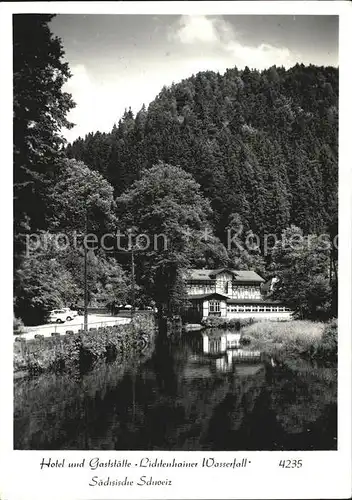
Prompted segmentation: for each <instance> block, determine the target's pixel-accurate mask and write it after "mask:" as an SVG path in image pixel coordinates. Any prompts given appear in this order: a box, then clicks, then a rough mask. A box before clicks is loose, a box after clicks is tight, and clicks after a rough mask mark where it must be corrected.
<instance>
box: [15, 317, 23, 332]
mask: <svg viewBox="0 0 352 500" xmlns="http://www.w3.org/2000/svg"><path fill="white" fill-rule="evenodd" d="M23 330H24V324H23V321H22V319H21V318H16V317H14V318H13V333H14V335H19V334H20V333H23Z"/></svg>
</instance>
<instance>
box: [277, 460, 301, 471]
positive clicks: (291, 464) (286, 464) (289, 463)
mask: <svg viewBox="0 0 352 500" xmlns="http://www.w3.org/2000/svg"><path fill="white" fill-rule="evenodd" d="M302 465H303V461H302V460H280V461H279V467H282V468H283V469H300V468H301V467H302Z"/></svg>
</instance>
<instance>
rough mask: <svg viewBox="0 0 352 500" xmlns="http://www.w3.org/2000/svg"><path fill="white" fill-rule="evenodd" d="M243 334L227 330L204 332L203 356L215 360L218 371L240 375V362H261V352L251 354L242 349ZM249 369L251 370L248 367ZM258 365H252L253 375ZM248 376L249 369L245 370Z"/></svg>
mask: <svg viewBox="0 0 352 500" xmlns="http://www.w3.org/2000/svg"><path fill="white" fill-rule="evenodd" d="M240 338H241V334H240V333H238V332H235V333H234V332H231V331H227V330H215V329H213V330H212V331H211V332H207V331H203V332H202V354H203V355H205V357H207V358H213V363H214V365H213V366H215V368H216V371H219V372H232V371H236V373H237V372H238V374H239V375H240V374H241V373H242V371H243V370H242V369H238V368H239V367H238V362H239V361H245V362H247V363H248V362H249V363H251V364H252V363H253V362H254V363H256V362H258V361H260V360H261V355H260V352H250V351H245V350H242V349H240ZM247 368H249V367H248V366H247ZM257 369H260V368H258V367H257V366H256V365H252V371H253V374H254V373H255V372H256V371H257ZM244 372H245V374H246V375H248V374H249V373H247V372H248V369H245V370H244Z"/></svg>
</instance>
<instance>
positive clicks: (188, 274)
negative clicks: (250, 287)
mask: <svg viewBox="0 0 352 500" xmlns="http://www.w3.org/2000/svg"><path fill="white" fill-rule="evenodd" d="M222 272H228V273H231V274H232V275H233V279H234V281H237V282H251V283H253V282H256V283H264V279H263V278H262V277H261V276H259V274H257V273H256V272H254V271H238V270H237V269H227V268H221V269H187V270H186V271H185V272H184V278H185V279H186V280H190V281H210V280H213V279H215V278H216V276H217V275H218V274H220V273H222Z"/></svg>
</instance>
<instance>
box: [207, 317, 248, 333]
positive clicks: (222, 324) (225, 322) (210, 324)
mask: <svg viewBox="0 0 352 500" xmlns="http://www.w3.org/2000/svg"><path fill="white" fill-rule="evenodd" d="M253 323H254V319H253V318H221V317H219V316H208V317H207V318H205V319H203V320H202V322H201V324H202V325H203V326H205V327H206V328H236V330H240V329H241V328H243V327H244V326H248V325H251V324H253Z"/></svg>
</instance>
